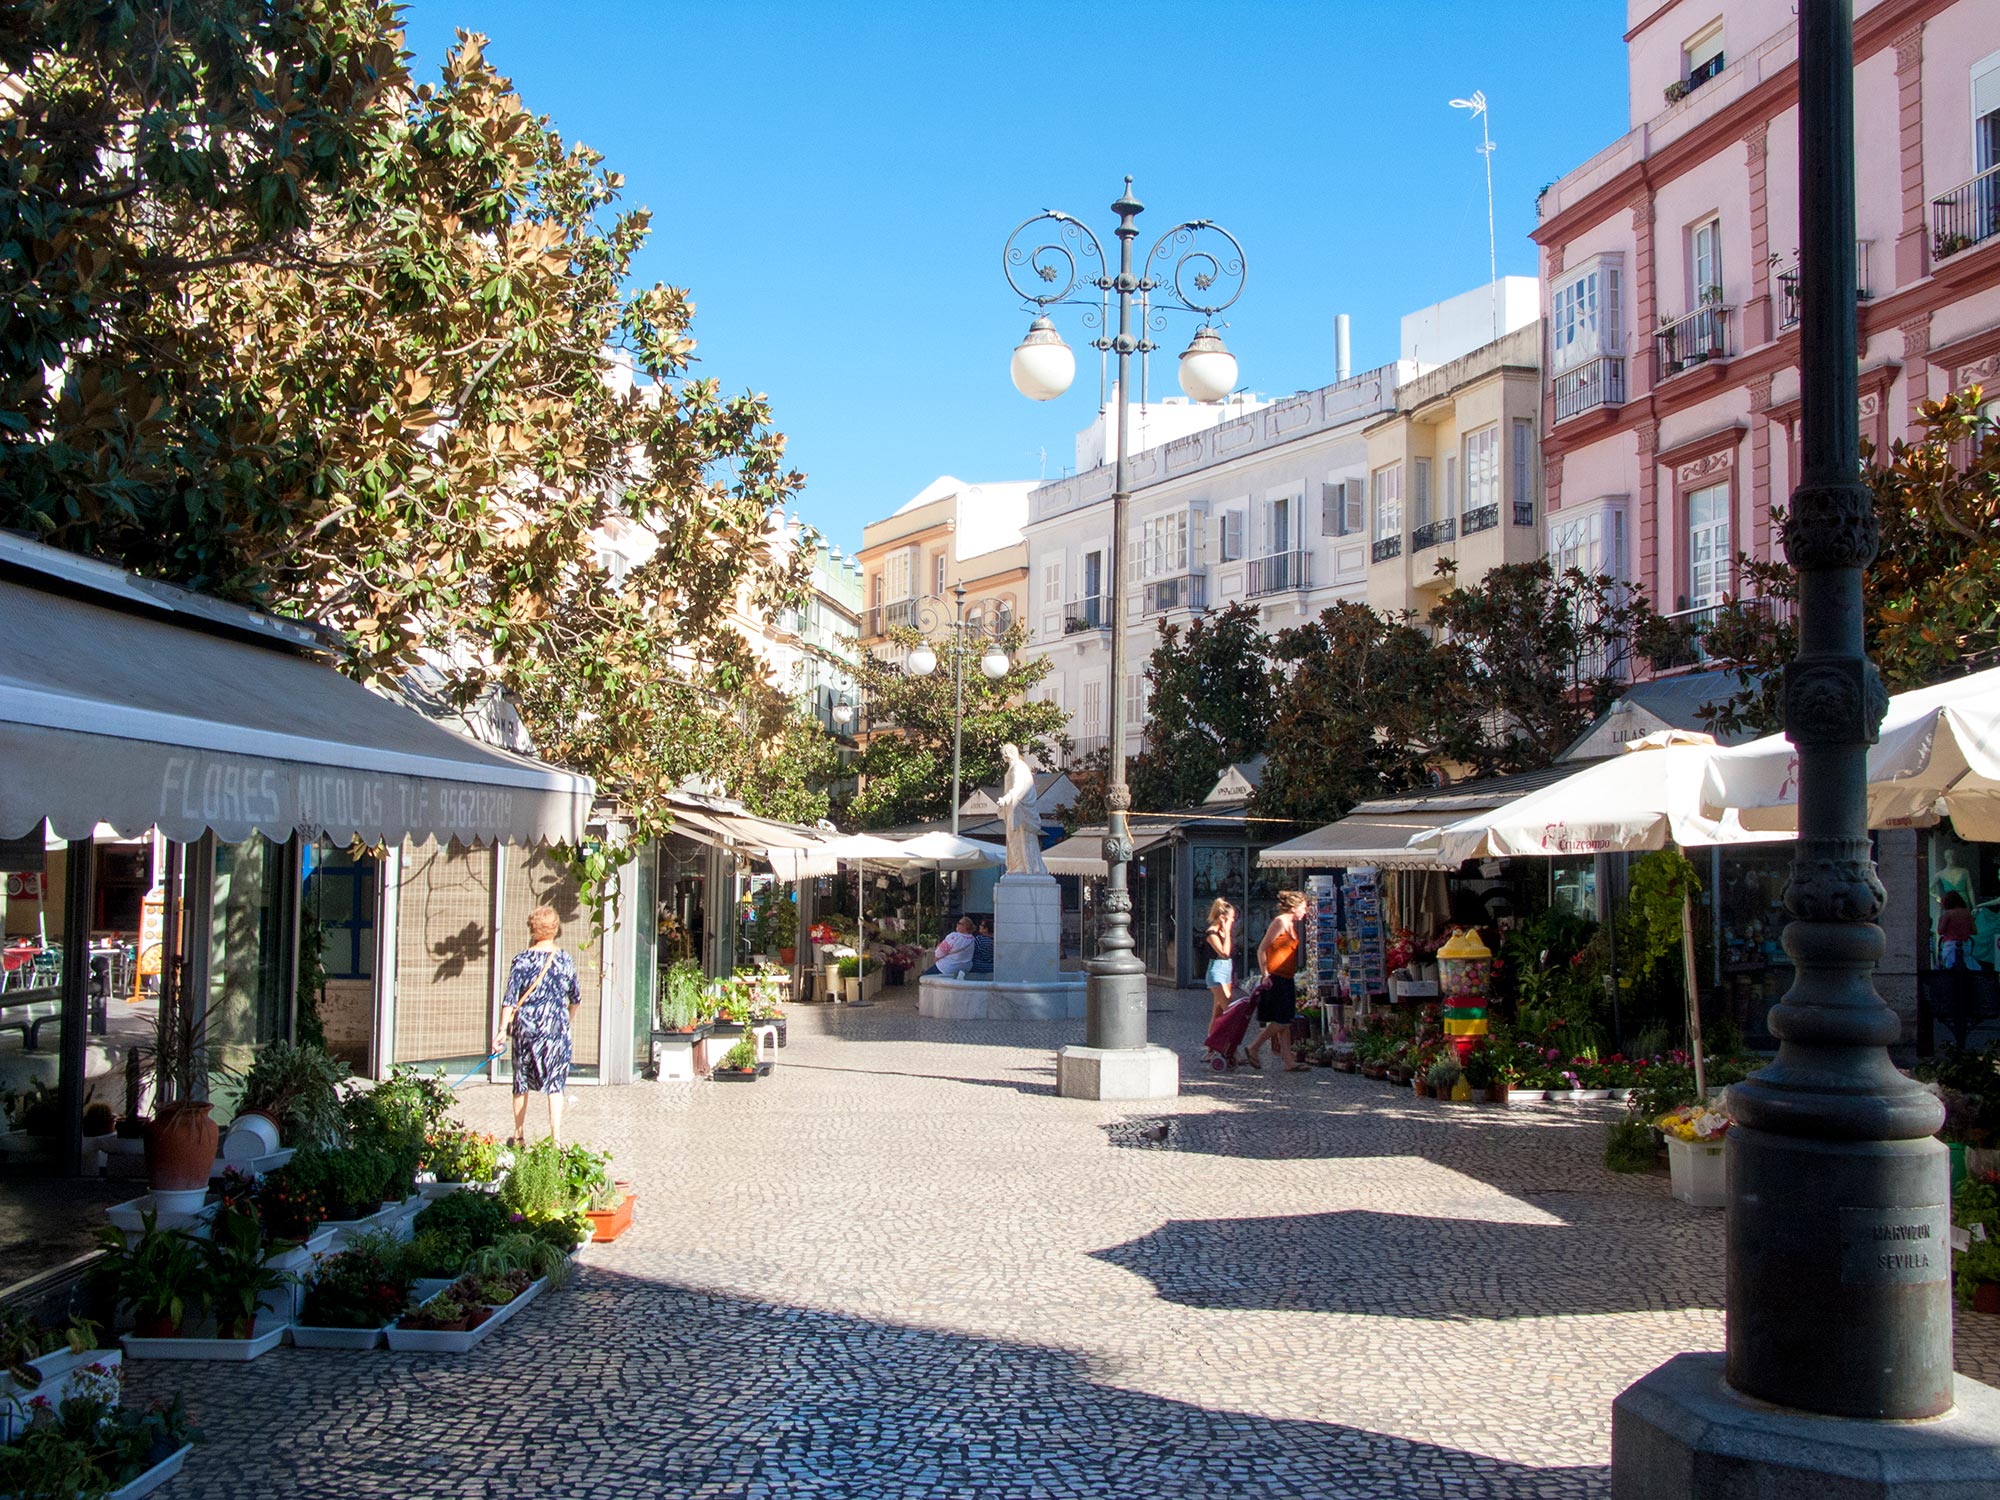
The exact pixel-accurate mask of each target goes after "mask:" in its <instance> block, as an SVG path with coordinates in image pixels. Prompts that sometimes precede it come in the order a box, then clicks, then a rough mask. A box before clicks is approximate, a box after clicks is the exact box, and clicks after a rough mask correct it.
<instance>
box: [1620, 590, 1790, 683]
mask: <svg viewBox="0 0 2000 1500" xmlns="http://www.w3.org/2000/svg"><path fill="white" fill-rule="evenodd" d="M1792 611H1793V602H1792V601H1791V600H1790V599H1737V600H1733V601H1728V602H1725V603H1722V604H1709V605H1704V606H1702V607H1701V608H1699V609H1682V610H1676V611H1675V612H1674V613H1673V614H1670V615H1662V616H1660V618H1659V623H1658V624H1657V625H1656V626H1654V627H1653V628H1652V630H1651V631H1650V632H1648V634H1647V635H1646V636H1645V637H1643V638H1642V639H1641V641H1640V643H1639V649H1640V654H1641V655H1643V656H1644V657H1645V658H1646V660H1647V661H1648V662H1649V663H1650V664H1651V665H1652V668H1653V670H1654V671H1655V672H1677V671H1680V670H1681V669H1683V668H1686V667H1698V666H1702V665H1704V664H1705V663H1707V662H1708V661H1710V660H1711V659H1712V657H1713V656H1715V655H1722V656H1724V657H1734V656H1737V655H1738V654H1739V653H1738V652H1737V651H1734V650H1732V649H1730V647H1731V645H1732V644H1734V643H1733V642H1732V640H1731V639H1730V638H1731V637H1734V636H1737V635H1740V634H1744V633H1762V632H1764V631H1766V630H1769V629H1771V628H1772V627H1774V626H1778V625H1783V624H1786V623H1788V622H1789V621H1790V620H1791V618H1792ZM1712 637H1713V638H1715V642H1716V647H1719V649H1713V648H1712V647H1711V644H1710V641H1711V638H1712Z"/></svg>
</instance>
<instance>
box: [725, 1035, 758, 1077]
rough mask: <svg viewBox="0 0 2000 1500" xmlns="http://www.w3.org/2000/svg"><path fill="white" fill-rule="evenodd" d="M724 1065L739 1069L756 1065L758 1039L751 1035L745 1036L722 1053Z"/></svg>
mask: <svg viewBox="0 0 2000 1500" xmlns="http://www.w3.org/2000/svg"><path fill="white" fill-rule="evenodd" d="M722 1066H723V1067H725V1068H729V1069H732V1070H737V1071H741V1070H747V1069H750V1068H754V1067H756V1066H757V1043H756V1041H755V1040H754V1039H752V1038H750V1037H747V1036H746V1037H744V1038H743V1040H742V1041H740V1042H738V1043H737V1044H736V1045H735V1046H734V1047H731V1048H730V1049H729V1050H728V1051H727V1052H725V1053H723V1054H722Z"/></svg>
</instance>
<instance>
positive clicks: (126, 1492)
mask: <svg viewBox="0 0 2000 1500" xmlns="http://www.w3.org/2000/svg"><path fill="white" fill-rule="evenodd" d="M192 1452H194V1444H193V1443H188V1444H185V1445H184V1446H182V1447H181V1448H179V1449H177V1450H176V1451H174V1452H172V1453H169V1454H168V1455H167V1456H166V1457H165V1458H163V1459H161V1460H160V1461H159V1462H158V1463H156V1464H154V1465H153V1467H152V1468H150V1469H148V1470H147V1471H146V1472H145V1473H143V1474H141V1475H140V1476H139V1477H138V1478H137V1479H134V1480H130V1481H129V1482H127V1483H125V1484H121V1485H119V1486H118V1488H117V1489H115V1490H113V1491H112V1492H111V1493H110V1494H109V1495H107V1496H105V1497H104V1500H139V1497H140V1496H141V1495H150V1494H152V1493H153V1491H154V1490H156V1489H158V1488H159V1487H160V1486H161V1485H163V1484H165V1483H166V1482H167V1481H168V1480H169V1479H172V1478H173V1477H174V1476H175V1475H176V1474H178V1473H180V1471H181V1465H182V1464H184V1463H186V1462H187V1456H188V1455H189V1454H190V1453H192Z"/></svg>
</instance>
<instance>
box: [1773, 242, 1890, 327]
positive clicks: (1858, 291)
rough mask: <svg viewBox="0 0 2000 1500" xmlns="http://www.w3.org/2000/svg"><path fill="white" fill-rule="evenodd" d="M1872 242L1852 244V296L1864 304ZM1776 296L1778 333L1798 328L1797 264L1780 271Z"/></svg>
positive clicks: (1866, 296) (1794, 263)
mask: <svg viewBox="0 0 2000 1500" xmlns="http://www.w3.org/2000/svg"><path fill="white" fill-rule="evenodd" d="M1873 243H1874V241H1873V240H1856V241H1855V242H1854V296H1855V299H1856V300H1857V301H1860V302H1866V301H1867V300H1868V297H1869V291H1868V247H1869V246H1870V245H1871V244H1873ZM1775 280H1776V282H1777V294H1778V331H1779V332H1780V333H1783V332H1784V331H1785V330H1786V329H1787V328H1796V327H1798V326H1799V263H1798V262H1797V261H1793V262H1792V263H1791V264H1790V265H1788V266H1786V267H1785V269H1784V270H1782V271H1780V272H1779V273H1778V274H1777V276H1776V278H1775Z"/></svg>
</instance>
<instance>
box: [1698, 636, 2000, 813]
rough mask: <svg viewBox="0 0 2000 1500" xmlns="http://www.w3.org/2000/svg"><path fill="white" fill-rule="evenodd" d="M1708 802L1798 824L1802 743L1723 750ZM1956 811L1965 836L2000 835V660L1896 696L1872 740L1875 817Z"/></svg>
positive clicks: (1772, 741)
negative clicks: (1798, 746) (1799, 745)
mask: <svg viewBox="0 0 2000 1500" xmlns="http://www.w3.org/2000/svg"><path fill="white" fill-rule="evenodd" d="M1702 804H1703V809H1704V811H1707V812H1709V813H1718V812H1721V811H1722V810H1723V809H1732V810H1734V811H1736V812H1737V813H1738V814H1739V815H1740V817H1741V819H1742V822H1743V825H1744V827H1746V828H1770V829H1780V830H1785V831H1790V830H1793V829H1796V828H1797V827H1798V815H1799V753H1798V751H1797V750H1796V749H1795V748H1794V747H1793V745H1792V742H1791V741H1790V740H1789V739H1787V738H1786V737H1785V736H1784V735H1783V734H1773V735H1767V736H1765V737H1764V738H1763V739H1761V740H1752V741H1751V742H1750V743H1749V744H1747V745H1738V746H1737V747H1736V748H1735V749H1733V750H1719V751H1717V752H1716V754H1715V758H1714V761H1713V762H1712V764H1711V765H1710V767H1709V770H1708V774H1707V776H1706V777H1705V778H1704V779H1703V783H1702ZM1945 815H1949V816H1950V818H1951V820H1952V823H1953V825H1954V826H1956V828H1957V829H1958V832H1959V836H1960V837H1962V838H1966V839H1973V840H1979V841H1985V842H1991V841H1994V840H2000V668H1995V669H1993V670H1991V671H1986V672H1975V673H1973V674H1972V675H1971V676H1970V677H1961V678H1959V679H1958V680H1957V681H1956V682H1946V683H1941V684H1939V685H1938V686H1937V687H1927V688H1916V689H1914V690H1912V691H1910V692H1907V693H1898V694H1896V696H1895V697H1893V698H1891V699H1890V700H1889V712H1888V714H1887V715H1886V716H1885V717H1884V719H1883V720H1882V733H1881V737H1880V739H1879V740H1877V742H1876V743H1875V744H1873V745H1871V746H1870V747H1869V749H1868V826H1869V827H1870V828H1921V827H1928V826H1929V825H1931V824H1933V823H1936V822H1938V821H1939V819H1940V818H1941V817H1943V816H1945Z"/></svg>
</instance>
